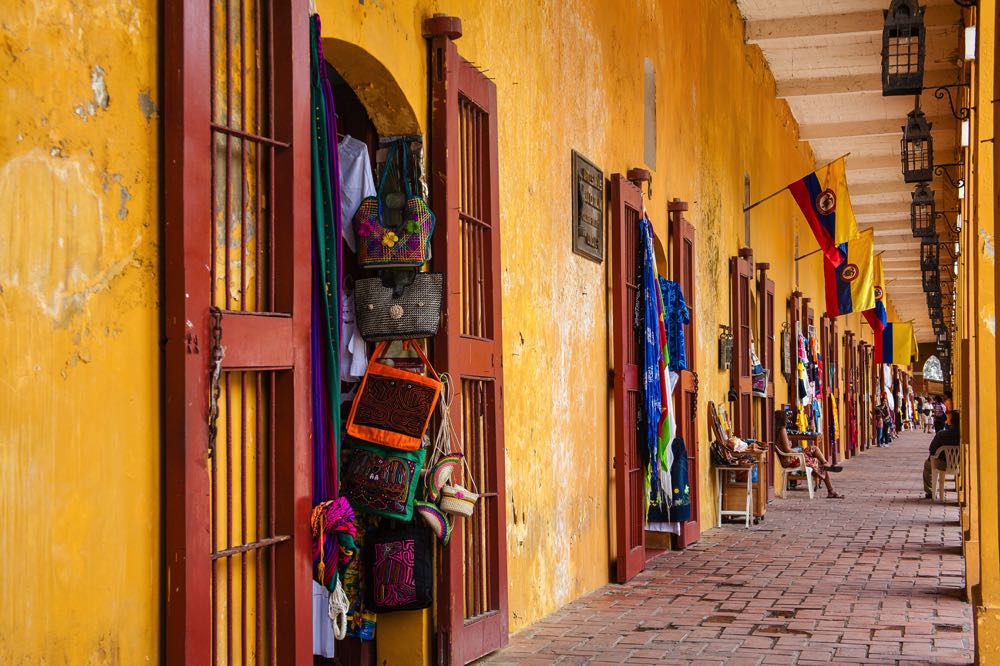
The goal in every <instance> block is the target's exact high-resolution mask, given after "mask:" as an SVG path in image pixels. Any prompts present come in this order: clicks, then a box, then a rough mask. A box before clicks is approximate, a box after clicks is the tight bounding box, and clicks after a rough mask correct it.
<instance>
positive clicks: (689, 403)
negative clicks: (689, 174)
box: [667, 199, 701, 548]
mask: <svg viewBox="0 0 1000 666" xmlns="http://www.w3.org/2000/svg"><path fill="white" fill-rule="evenodd" d="M687 209H688V204H687V203H686V202H684V201H679V200H677V199H674V200H673V201H671V202H669V203H668V204H667V210H668V211H669V213H670V237H671V239H672V246H671V251H672V260H671V268H672V271H673V279H674V281H676V282H677V283H679V284H680V286H681V291H682V292H683V294H684V300H685V301H686V302H687V306H688V309H689V310H690V311H691V317H690V321H689V322H688V323H687V324H685V325H684V352H685V356H686V357H687V366H688V369H687V370H682V371H681V372H680V377H679V378H678V383H677V388H675V389H674V415H675V416H676V419H677V436H678V437H681V438H682V439H683V440H684V446H685V447H687V455H688V486H689V488H690V498H691V520H690V521H688V522H686V523H683V524H682V525H681V533H680V534H679V535H677V538H676V539H675V540H674V543H675V544H676V545H677V546H678V547H679V548H687V547H688V546H690V545H691V544H693V543H695V542H696V541H698V538H699V537H700V536H701V522H700V513H699V511H698V502H699V500H698V497H699V487H698V479H699V472H698V346H697V345H696V344H695V335H696V334H695V331H697V330H698V329H697V324H696V322H697V321H698V301H697V291H696V290H695V279H696V276H697V273H696V272H695V268H696V267H695V260H696V257H697V246H696V245H695V230H694V225H692V224H691V223H690V222H688V221H687V219H686V218H685V217H684V213H685V212H686V211H687Z"/></svg>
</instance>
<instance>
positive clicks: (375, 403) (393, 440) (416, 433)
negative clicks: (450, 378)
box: [347, 340, 441, 451]
mask: <svg viewBox="0 0 1000 666" xmlns="http://www.w3.org/2000/svg"><path fill="white" fill-rule="evenodd" d="M386 344H387V343H385V342H380V343H378V346H377V347H375V353H374V354H373V355H372V360H371V362H370V363H369V364H368V370H366V371H365V376H364V378H363V379H362V380H361V386H360V387H359V388H358V393H357V395H356V396H355V398H354V404H352V405H351V413H350V416H348V417H347V434H348V435H350V436H351V437H356V438H358V439H363V440H364V441H366V442H374V443H376V444H381V445H382V446H389V447H392V448H395V449H402V450H404V451H415V450H416V449H419V448H420V443H421V439H422V438H423V436H424V432H425V431H426V430H427V426H428V424H429V423H430V420H431V416H432V415H433V414H434V406H435V405H436V404H437V401H438V396H440V394H441V378H440V377H438V374H437V373H436V372H435V371H434V368H433V367H431V364H430V361H428V360H427V357H426V356H425V355H424V352H423V350H422V349H421V348H420V345H418V344H416V343H415V342H413V341H412V340H407V341H406V342H404V343H403V349H413V350H414V351H416V353H417V355H418V356H419V357H420V358H421V360H423V362H424V364H425V366H426V367H427V370H428V372H430V373H431V375H432V376H431V377H425V376H424V375H418V374H417V373H415V372H408V371H406V370H400V369H399V368H394V367H392V366H390V365H386V364H385V363H382V362H381V361H380V360H379V359H380V357H381V355H382V352H384V351H385V348H386Z"/></svg>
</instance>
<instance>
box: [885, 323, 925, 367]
mask: <svg viewBox="0 0 1000 666" xmlns="http://www.w3.org/2000/svg"><path fill="white" fill-rule="evenodd" d="M916 354H917V339H916V337H915V336H914V334H913V324H909V323H903V322H898V321H897V322H893V323H891V324H886V325H885V328H884V329H883V330H882V332H881V333H876V334H875V350H874V356H875V358H874V362H875V363H895V364H896V365H908V364H909V363H910V360H911V359H912V358H913V357H914V356H916Z"/></svg>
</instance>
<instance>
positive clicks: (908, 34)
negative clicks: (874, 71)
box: [882, 0, 927, 96]
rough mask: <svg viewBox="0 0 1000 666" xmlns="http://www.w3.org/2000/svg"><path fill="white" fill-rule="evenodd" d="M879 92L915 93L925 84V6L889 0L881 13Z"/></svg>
mask: <svg viewBox="0 0 1000 666" xmlns="http://www.w3.org/2000/svg"><path fill="white" fill-rule="evenodd" d="M883 21H884V22H883V25H882V94H883V95H885V96H891V95H918V94H920V91H921V90H922V89H923V87H924V52H925V49H926V41H927V40H926V38H925V31H924V8H923V7H920V6H918V5H917V0H892V3H891V4H890V5H889V9H888V10H887V11H885V12H883Z"/></svg>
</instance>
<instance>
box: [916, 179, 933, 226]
mask: <svg viewBox="0 0 1000 666" xmlns="http://www.w3.org/2000/svg"><path fill="white" fill-rule="evenodd" d="M910 196H911V198H912V201H911V202H910V226H911V228H912V229H913V237H914V238H927V237H929V236H933V235H934V232H935V227H934V190H932V189H931V188H930V184H929V183H920V184H919V185H917V188H916V189H915V190H913V194H911V195H910Z"/></svg>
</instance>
